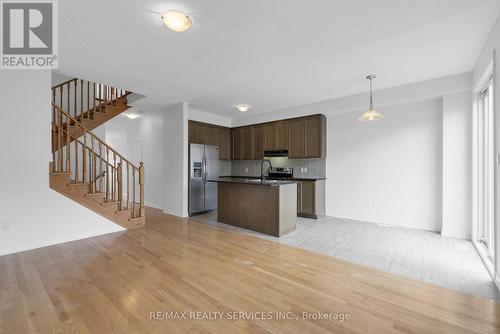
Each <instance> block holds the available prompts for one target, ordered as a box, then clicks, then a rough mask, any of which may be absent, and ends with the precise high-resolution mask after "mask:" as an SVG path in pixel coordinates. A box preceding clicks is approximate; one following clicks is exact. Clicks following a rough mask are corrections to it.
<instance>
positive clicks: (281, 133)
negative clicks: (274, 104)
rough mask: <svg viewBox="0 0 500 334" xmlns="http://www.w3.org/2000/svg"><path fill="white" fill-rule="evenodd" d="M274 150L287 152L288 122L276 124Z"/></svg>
mask: <svg viewBox="0 0 500 334" xmlns="http://www.w3.org/2000/svg"><path fill="white" fill-rule="evenodd" d="M274 149H276V150H288V121H287V120H285V121H278V122H276V146H275V148H274Z"/></svg>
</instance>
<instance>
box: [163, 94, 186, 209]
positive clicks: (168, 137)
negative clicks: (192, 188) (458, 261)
mask: <svg viewBox="0 0 500 334" xmlns="http://www.w3.org/2000/svg"><path fill="white" fill-rule="evenodd" d="M163 117H164V119H163V122H164V129H163V131H164V135H165V137H164V141H165V147H164V157H165V173H164V182H165V183H164V185H163V186H164V196H165V199H164V205H163V210H164V211H165V212H166V213H169V214H173V215H175V216H178V217H187V216H188V105H187V103H180V104H177V105H175V106H172V107H169V108H168V109H167V110H165V111H164V112H163Z"/></svg>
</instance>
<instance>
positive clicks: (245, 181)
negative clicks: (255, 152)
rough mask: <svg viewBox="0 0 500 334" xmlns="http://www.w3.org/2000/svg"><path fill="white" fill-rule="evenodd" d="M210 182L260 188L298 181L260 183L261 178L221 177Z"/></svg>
mask: <svg viewBox="0 0 500 334" xmlns="http://www.w3.org/2000/svg"><path fill="white" fill-rule="evenodd" d="M208 182H224V183H243V184H253V185H258V186H270V187H279V186H282V185H285V184H292V183H297V181H296V180H288V179H287V180H270V179H266V180H264V182H261V181H260V178H255V177H234V176H230V177H220V178H219V179H218V180H208Z"/></svg>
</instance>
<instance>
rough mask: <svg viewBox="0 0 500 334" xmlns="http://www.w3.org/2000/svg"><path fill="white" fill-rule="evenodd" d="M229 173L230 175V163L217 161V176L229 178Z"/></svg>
mask: <svg viewBox="0 0 500 334" xmlns="http://www.w3.org/2000/svg"><path fill="white" fill-rule="evenodd" d="M231 173H232V170H231V161H229V160H219V175H220V176H230V175H231Z"/></svg>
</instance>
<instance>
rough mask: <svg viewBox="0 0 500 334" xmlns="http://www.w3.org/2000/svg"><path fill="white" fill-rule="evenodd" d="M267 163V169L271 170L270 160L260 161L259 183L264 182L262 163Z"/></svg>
mask: <svg viewBox="0 0 500 334" xmlns="http://www.w3.org/2000/svg"><path fill="white" fill-rule="evenodd" d="M266 161H267V162H268V163H269V168H270V169H273V165H272V164H271V160H265V159H262V160H261V161H260V182H264V179H265V177H264V162H266Z"/></svg>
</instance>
